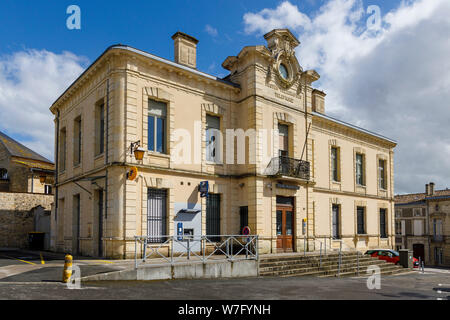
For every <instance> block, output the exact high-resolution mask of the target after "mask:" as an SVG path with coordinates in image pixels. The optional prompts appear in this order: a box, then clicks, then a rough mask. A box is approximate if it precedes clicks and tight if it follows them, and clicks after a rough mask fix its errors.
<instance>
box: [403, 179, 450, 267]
mask: <svg viewBox="0 0 450 320" xmlns="http://www.w3.org/2000/svg"><path fill="white" fill-rule="evenodd" d="M395 225H396V247H397V249H410V250H413V253H414V256H415V257H416V258H419V257H420V258H421V259H422V260H423V261H425V264H427V265H438V266H439V265H443V266H450V237H449V235H450V190H448V189H446V190H435V184H434V183H433V182H431V183H429V184H427V185H426V187H425V192H424V193H415V194H405V195H397V196H395Z"/></svg>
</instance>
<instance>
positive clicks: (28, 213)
mask: <svg viewBox="0 0 450 320" xmlns="http://www.w3.org/2000/svg"><path fill="white" fill-rule="evenodd" d="M53 179H54V164H53V163H52V162H51V161H50V160H48V159H46V158H44V157H43V156H41V155H39V154H38V153H36V152H34V151H33V150H30V149H29V148H27V147H25V146H24V145H22V144H20V143H19V142H17V141H15V140H14V139H12V138H11V137H8V136H7V135H6V134H4V133H2V132H0V247H14V248H24V247H27V245H28V232H32V231H38V230H37V229H36V225H35V212H36V210H38V211H39V210H43V211H45V212H48V213H50V211H51V204H52V203H53V200H54V199H53V191H52V184H53V183H54V180H53ZM49 227H50V225H49ZM47 233H48V234H47V235H46V237H48V238H50V234H49V232H47Z"/></svg>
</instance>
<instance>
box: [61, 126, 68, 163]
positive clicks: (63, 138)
mask: <svg viewBox="0 0 450 320" xmlns="http://www.w3.org/2000/svg"><path fill="white" fill-rule="evenodd" d="M66 141H67V134H66V128H63V129H61V131H60V133H59V170H60V171H64V170H66V154H67V152H66V144H67V142H66Z"/></svg>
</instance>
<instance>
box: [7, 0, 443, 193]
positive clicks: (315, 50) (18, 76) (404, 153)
mask: <svg viewBox="0 0 450 320" xmlns="http://www.w3.org/2000/svg"><path fill="white" fill-rule="evenodd" d="M69 5H78V6H79V7H80V9H81V30H69V29H68V28H67V27H66V20H67V18H68V17H69V15H68V14H67V13H66V10H67V7H68V6H69ZM373 5H375V6H378V7H379V8H380V11H381V16H380V19H379V21H381V24H380V27H379V28H376V29H375V30H373V29H370V28H369V27H368V24H367V22H368V21H369V19H370V14H368V13H367V8H368V7H369V6H373ZM449 16H450V1H449V0H283V1H267V0H259V1H251V0H246V1H222V0H216V1H213V0H209V1H200V0H197V1H187V0H186V1H181V0H178V1H173V0H166V1H151V0H147V1H144V0H141V1H137V0H134V1H133V0H129V1H115V0H112V1H100V0H95V1H92V0H91V1H84V0H76V1H75V0H74V1H65V0H58V1H56V0H53V1H50V0H42V1H31V0H25V1H17V0H2V1H1V2H0V131H2V132H5V133H6V134H8V135H10V136H11V137H13V138H15V139H17V140H19V141H20V142H22V143H24V144H25V145H26V146H28V147H30V148H31V149H33V150H35V151H37V152H38V153H40V154H42V155H44V156H46V157H47V158H49V159H53V153H54V130H53V116H52V114H51V113H50V112H49V107H50V105H51V104H52V102H54V100H55V99H56V98H57V97H58V96H59V95H60V94H61V93H62V92H63V91H64V90H65V89H66V88H67V87H68V86H69V85H70V84H71V83H72V81H73V80H74V79H76V77H77V76H78V75H79V74H80V73H81V72H82V71H83V70H84V69H85V68H86V67H87V66H89V64H90V63H92V62H93V61H94V60H95V59H96V58H97V57H98V56H99V55H100V54H101V53H102V52H103V51H104V50H105V49H106V48H107V47H108V46H110V45H112V44H117V43H122V44H127V45H130V46H133V47H136V48H138V49H141V50H144V51H148V52H151V53H153V54H155V55H158V56H161V57H163V58H167V59H173V41H172V39H171V36H172V35H173V34H174V33H175V32H176V31H183V32H185V33H188V34H190V35H192V36H194V37H196V38H197V39H199V40H200V42H199V44H198V51H197V66H198V69H200V70H201V71H204V72H207V73H210V74H213V75H216V76H219V77H223V76H226V75H227V71H226V70H224V69H222V67H221V64H222V62H223V61H224V60H225V58H226V57H227V56H229V55H236V54H237V53H238V52H239V51H240V50H241V49H242V48H243V47H244V46H247V45H264V44H265V40H264V38H263V37H262V35H263V34H264V33H265V32H268V31H270V30H271V29H273V28H289V29H290V30H291V31H292V32H293V34H294V35H296V36H297V37H298V39H299V40H300V41H301V45H300V46H299V47H298V48H297V50H296V55H297V58H298V59H299V62H300V64H301V66H302V67H303V68H305V69H315V70H316V71H317V72H318V73H319V74H320V75H321V79H320V80H319V81H318V82H316V83H315V84H314V85H315V87H317V88H319V89H321V90H324V91H325V92H326V93H327V98H326V112H327V114H329V115H331V116H333V117H336V118H338V119H341V120H344V121H347V122H350V123H353V124H355V125H359V126H361V127H364V128H366V129H368V130H371V131H374V132H377V133H380V134H382V135H384V136H387V137H390V138H392V139H395V140H397V141H398V146H397V148H396V149H395V159H396V161H395V186H396V193H404V192H421V191H423V190H422V189H423V186H424V185H425V183H428V182H430V181H434V182H435V183H436V187H437V188H446V187H448V186H450V161H448V159H450V135H449V134H448V129H447V128H448V123H450V105H449V101H450V90H449V89H448V88H450V59H448V57H449V56H450V54H449V53H450V42H449V41H448V35H449V34H450V19H449V18H448V17H449ZM430 155H432V156H430Z"/></svg>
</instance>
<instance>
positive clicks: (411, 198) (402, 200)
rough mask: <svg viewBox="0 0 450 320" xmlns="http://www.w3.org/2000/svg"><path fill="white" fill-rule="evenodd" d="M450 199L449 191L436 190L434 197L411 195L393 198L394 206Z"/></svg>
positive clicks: (419, 194)
mask: <svg viewBox="0 0 450 320" xmlns="http://www.w3.org/2000/svg"><path fill="white" fill-rule="evenodd" d="M446 198H450V190H448V189H446V190H436V191H434V195H432V196H427V195H426V193H425V192H424V193H411V194H403V195H396V196H395V198H394V199H395V204H406V203H413V202H420V201H425V200H435V199H446Z"/></svg>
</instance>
